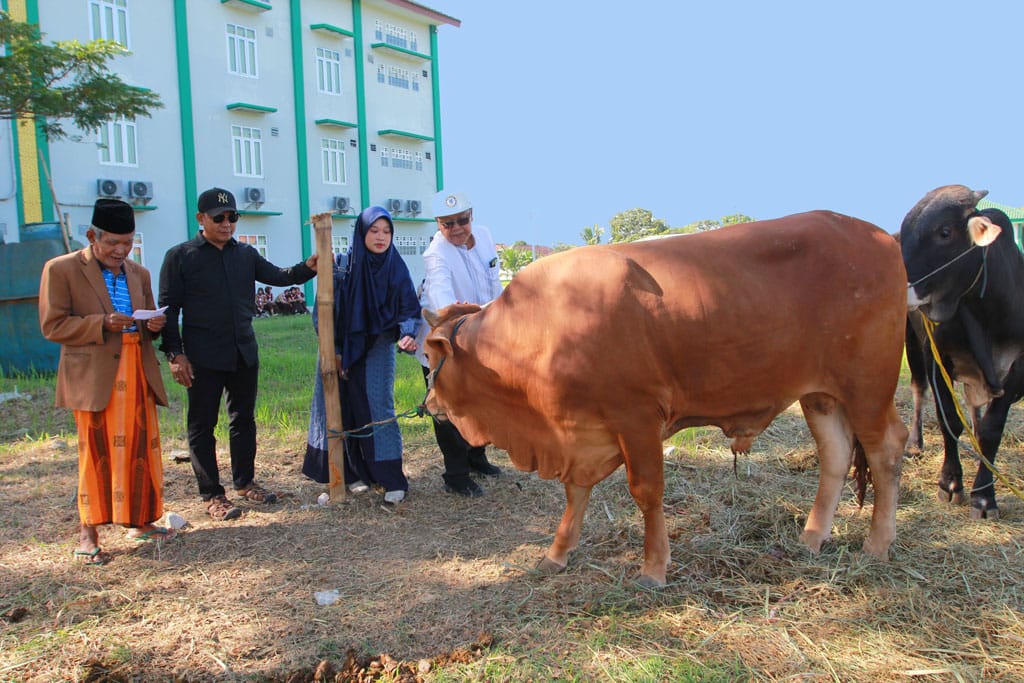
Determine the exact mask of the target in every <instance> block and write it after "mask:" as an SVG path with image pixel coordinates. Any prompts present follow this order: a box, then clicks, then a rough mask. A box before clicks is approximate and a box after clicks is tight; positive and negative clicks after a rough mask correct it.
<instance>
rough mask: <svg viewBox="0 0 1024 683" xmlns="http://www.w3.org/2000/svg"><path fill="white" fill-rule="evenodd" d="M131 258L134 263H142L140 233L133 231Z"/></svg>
mask: <svg viewBox="0 0 1024 683" xmlns="http://www.w3.org/2000/svg"><path fill="white" fill-rule="evenodd" d="M131 258H132V260H133V261H135V262H136V263H142V233H141V232H139V231H138V230H136V231H135V243H134V244H132V253H131Z"/></svg>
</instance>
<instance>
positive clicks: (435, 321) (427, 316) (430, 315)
mask: <svg viewBox="0 0 1024 683" xmlns="http://www.w3.org/2000/svg"><path fill="white" fill-rule="evenodd" d="M422 313H423V320H425V321H426V323H427V324H428V325H430V329H434V328H435V327H437V326H438V325H440V324H441V318H440V316H438V315H437V312H436V311H432V310H430V309H429V308H424V309H423V311H422Z"/></svg>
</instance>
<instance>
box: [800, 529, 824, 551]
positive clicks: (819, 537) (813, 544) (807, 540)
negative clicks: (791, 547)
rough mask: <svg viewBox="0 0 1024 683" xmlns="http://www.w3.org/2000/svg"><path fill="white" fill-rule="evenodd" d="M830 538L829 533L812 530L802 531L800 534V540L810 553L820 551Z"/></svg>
mask: <svg viewBox="0 0 1024 683" xmlns="http://www.w3.org/2000/svg"><path fill="white" fill-rule="evenodd" d="M831 540H832V535H831V534H820V533H817V532H812V531H804V532H803V533H802V534H800V542H801V543H803V544H804V545H805V546H807V549H808V550H810V551H811V554H812V555H817V554H818V553H820V552H821V547H822V546H823V545H824V544H826V543H828V542H829V541H831Z"/></svg>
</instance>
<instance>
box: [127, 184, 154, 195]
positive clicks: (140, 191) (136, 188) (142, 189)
mask: <svg viewBox="0 0 1024 683" xmlns="http://www.w3.org/2000/svg"><path fill="white" fill-rule="evenodd" d="M128 196H130V197H132V198H134V199H152V198H153V183H151V182H149V181H148V180H133V181H131V182H130V183H128Z"/></svg>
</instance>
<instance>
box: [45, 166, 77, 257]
mask: <svg viewBox="0 0 1024 683" xmlns="http://www.w3.org/2000/svg"><path fill="white" fill-rule="evenodd" d="M39 165H40V166H42V167H43V173H44V174H45V175H46V184H47V185H48V186H49V188H50V197H52V198H53V210H54V211H56V212H57V221H58V223H60V236H61V237H62V238H64V250H65V252H66V253H68V254H70V253H71V226H69V225H68V224H67V216H65V215H64V212H63V211H61V208H60V202H58V201H57V192H56V191H54V189H53V179H52V178H50V169H49V168H48V167H47V165H46V157H45V156H44V155H43V150H39Z"/></svg>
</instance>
